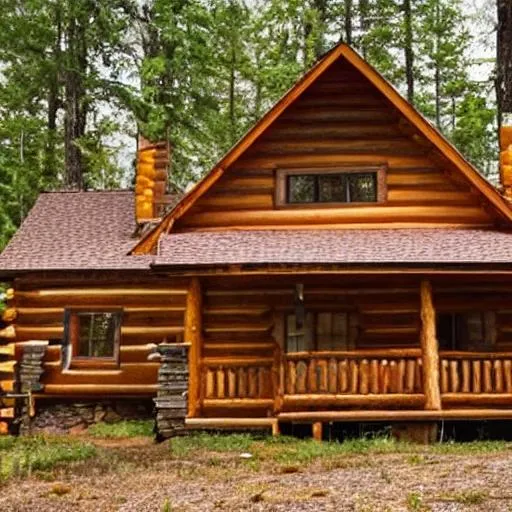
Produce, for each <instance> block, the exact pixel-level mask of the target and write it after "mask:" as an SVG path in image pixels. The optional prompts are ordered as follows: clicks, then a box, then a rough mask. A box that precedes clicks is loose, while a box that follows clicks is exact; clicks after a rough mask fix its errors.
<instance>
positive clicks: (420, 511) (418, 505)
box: [406, 492, 430, 512]
mask: <svg viewBox="0 0 512 512" xmlns="http://www.w3.org/2000/svg"><path fill="white" fill-rule="evenodd" d="M406 503H407V509H408V510H410V511H411V512H424V511H425V512H426V511H427V510H430V507H427V506H426V505H425V504H424V503H423V496H422V495H421V494H420V493H419V492H410V493H409V494H408V495H407V498H406Z"/></svg>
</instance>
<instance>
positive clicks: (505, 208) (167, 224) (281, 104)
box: [132, 43, 512, 254]
mask: <svg viewBox="0 0 512 512" xmlns="http://www.w3.org/2000/svg"><path fill="white" fill-rule="evenodd" d="M340 58H343V59H344V60H345V61H346V62H348V63H349V64H350V65H352V66H354V68H355V69H356V70H357V71H358V72H359V73H361V74H362V75H363V76H364V77H365V78H366V79H367V80H368V81H369V82H370V83H371V84H372V85H373V87H375V89H376V90H378V91H379V92H380V93H381V94H382V95H383V96H384V97H385V98H386V99H387V100H388V101H389V102H390V103H391V105H392V106H393V107H394V108H395V109H396V110H397V111H398V112H399V113H400V114H401V115H402V116H403V118H404V119H406V120H407V121H408V123H409V125H410V126H411V127H412V128H413V129H414V130H415V131H417V132H418V134H420V135H421V136H422V137H423V138H424V139H426V140H427V141H428V142H429V143H431V144H432V147H433V148H434V149H436V150H437V151H438V152H439V154H440V155H442V157H443V158H444V159H445V160H446V161H447V162H448V163H449V164H450V165H451V166H452V167H453V168H454V170H457V171H458V172H459V173H460V175H461V176H463V177H464V178H465V180H466V181H467V182H468V183H469V184H471V185H472V187H474V189H475V190H476V191H478V192H479V193H480V194H481V195H482V199H483V200H484V201H485V202H486V203H488V204H489V205H490V206H491V208H492V209H493V210H494V212H495V213H496V214H497V216H498V217H499V218H500V219H502V220H504V221H505V222H506V223H507V224H508V223H510V222H512V210H511V208H510V207H509V205H508V203H507V202H506V200H505V199H504V198H503V197H502V196H501V195H500V194H499V193H498V191H497V190H496V189H495V188H494V187H493V186H492V185H491V184H490V183H489V182H488V181H487V180H486V179H485V178H484V177H483V176H481V175H480V173H479V172H478V171H477V170H476V169H475V168H474V167H473V166H472V165H471V164H470V163H469V162H468V161H467V160H466V159H465V158H464V157H463V156H462V155H461V154H460V153H459V151H458V150H457V149H456V148H455V147H454V146H453V145H452V144H451V143H450V142H449V141H448V140H447V139H446V138H445V137H444V136H443V135H442V134H441V133H440V132H439V131H438V130H437V129H436V128H435V127H434V126H432V125H431V123H430V122H429V121H428V120H427V119H425V118H424V117H423V116H422V115H421V114H420V113H419V112H418V111H417V110H416V109H415V108H414V107H413V106H412V105H411V104H409V103H408V102H407V101H406V100H405V99H404V98H402V96H401V95H400V94H399V93H398V91H397V90H396V89H395V88H394V87H393V86H392V85H391V84H390V83H389V82H387V80H385V79H384V78H383V77H382V76H381V75H380V74H379V73H378V72H377V71H376V70H375V69H374V68H373V67H372V66H370V65H369V64H368V63H367V62H365V61H364V60H363V59H362V58H361V57H360V56H359V55H358V54H357V53H356V52H355V51H354V50H352V49H351V48H350V47H349V46H347V45H346V44H343V43H341V44H339V45H337V46H335V47H334V48H333V49H332V50H330V51H329V52H328V53H327V54H326V55H325V56H324V57H323V58H321V59H320V60H319V61H318V62H317V64H316V65H315V66H314V67H313V68H312V69H311V70H310V71H309V72H308V73H306V74H305V75H304V76H303V77H302V78H301V79H300V80H299V81H298V82H297V83H296V84H295V85H294V86H293V87H292V88H291V89H290V90H289V91H288V92H287V93H286V94H285V95H284V96H283V97H282V98H281V99H280V100H279V101H278V102H277V103H276V104H275V105H274V107H272V109H271V110H270V111H269V112H267V114H265V116H264V117H263V118H262V119H261V120H260V121H259V122H258V123H257V124H256V125H255V126H254V127H253V128H252V129H251V130H249V132H248V133H247V134H246V135H245V136H244V137H243V138H242V139H241V140H240V141H239V142H238V143H237V144H236V145H235V146H234V147H233V148H232V149H231V150H230V151H229V152H228V153H227V154H226V155H225V156H224V157H223V158H222V159H221V160H220V161H219V162H218V163H217V164H216V165H215V167H214V168H213V169H212V170H211V171H210V172H209V173H208V174H207V175H206V176H205V177H204V178H203V179H202V180H200V181H199V182H198V183H197V184H196V186H195V187H194V188H193V189H192V190H191V191H190V192H189V193H188V194H187V195H185V196H184V197H183V198H182V200H181V201H180V202H179V203H178V204H177V205H176V206H175V208H174V209H173V210H172V211H171V212H169V213H168V214H167V215H166V216H165V217H164V218H163V219H162V221H161V222H160V223H159V225H158V226H156V227H155V228H154V229H153V230H152V231H150V232H149V233H148V234H147V235H146V236H145V237H144V238H143V239H141V240H140V241H139V243H138V244H137V245H136V246H135V247H134V249H133V250H132V253H133V254H144V253H148V252H151V251H152V250H153V249H154V248H155V246H156V243H157V242H158V239H159V237H160V235H161V234H162V233H164V232H169V231H170V230H171V229H172V227H173V224H174V222H175V221H176V220H178V219H179V218H180V217H182V216H183V215H185V213H186V212H187V211H188V210H189V209H190V208H191V207H192V206H193V205H194V204H195V203H196V201H197V200H198V199H199V198H200V197H202V196H203V195H204V194H205V193H206V192H207V191H208V190H209V189H210V188H211V187H212V186H213V185H214V184H215V183H216V182H217V181H218V180H219V178H220V177H221V176H222V175H223V174H224V172H225V170H226V169H228V168H229V167H230V166H231V165H232V164H234V163H235V162H236V161H237V160H238V159H239V158H240V157H241V156H242V155H243V154H244V153H245V152H246V151H247V150H248V149H249V148H251V147H252V146H253V145H254V143H255V142H256V141H257V140H258V139H259V138H260V136H261V135H262V134H263V133H264V132H265V131H266V130H267V129H268V128H269V127H270V126H271V125H272V124H273V123H274V122H275V121H276V120H277V119H278V118H279V116H280V115H281V114H283V112H284V111H285V110H286V109H288V107H290V105H292V104H293V103H294V102H295V101H296V100H297V99H298V98H299V97H300V96H301V95H302V93H304V92H305V91H306V90H307V89H308V88H309V87H310V86H311V85H312V84H313V83H314V82H315V81H316V80H317V79H318V78H319V77H320V76H321V75H322V74H323V73H324V72H325V71H326V70H327V69H329V68H330V67H331V65H332V64H334V63H335V62H336V61H337V60H338V59H340Z"/></svg>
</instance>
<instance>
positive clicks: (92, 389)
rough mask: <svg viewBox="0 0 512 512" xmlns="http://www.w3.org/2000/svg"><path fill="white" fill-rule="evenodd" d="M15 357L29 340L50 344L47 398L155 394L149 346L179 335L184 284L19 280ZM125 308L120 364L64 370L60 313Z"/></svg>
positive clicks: (155, 366)
mask: <svg viewBox="0 0 512 512" xmlns="http://www.w3.org/2000/svg"><path fill="white" fill-rule="evenodd" d="M15 288H16V291H15V306H14V307H15V308H16V313H17V317H16V323H15V329H16V353H17V357H18V358H19V357H20V355H21V352H22V350H23V345H24V344H25V343H27V342H29V341H30V340H48V341H50V346H49V347H48V350H47V352H46V355H45V360H44V374H43V377H42V383H43V384H44V386H45V392H44V395H45V396H98V395H105V394H107V395H109V396H112V395H114V396H141V395H147V396H150V395H154V394H155V393H156V384H157V373H158V367H159V364H158V363H155V362H148V360H147V357H148V354H149V352H150V349H151V346H150V344H153V343H160V342H162V341H163V340H164V338H167V340H168V341H174V340H175V339H176V336H182V333H183V326H184V313H185V305H186V297H187V281H185V280H162V279H158V280H156V279H152V278H151V277H148V278H147V279H145V280H139V281H138V282H137V281H134V280H133V279H129V278H127V279H125V280H124V281H115V282H114V281H109V280H108V277H104V278H103V279H100V280H97V281H91V280H87V281H80V280H78V281H77V280H73V279H72V278H70V279H69V280H68V282H67V283H66V285H65V287H64V286H63V285H56V284H53V285H52V282H51V281H34V280H30V279H25V280H18V281H17V282H16V285H15ZM84 306H86V307H90V308H92V309H94V308H99V309H101V308H102V307H121V308H123V320H122V327H121V340H120V365H119V368H113V369H101V368H98V369H92V368H84V369H81V368H80V369H70V370H67V371H63V370H62V364H61V351H62V338H63V334H64V310H65V308H73V307H84Z"/></svg>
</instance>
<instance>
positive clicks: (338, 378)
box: [185, 279, 512, 430]
mask: <svg viewBox="0 0 512 512" xmlns="http://www.w3.org/2000/svg"><path fill="white" fill-rule="evenodd" d="M457 286H458V285H457ZM457 286H456V285H455V283H450V284H449V285H448V288H446V287H445V290H444V292H445V294H448V293H449V296H448V295H445V296H443V297H440V298H439V300H437V302H438V303H439V304H440V306H441V307H440V309H441V311H445V310H446V303H447V302H450V303H452V302H453V301H454V299H453V297H454V293H458V291H457ZM504 286H505V285H504V284H503V283H501V284H495V285H494V284H493V285H490V284H489V283H487V285H486V286H483V285H482V283H479V284H478V285H477V284H475V289H477V288H478V287H480V289H481V294H480V295H479V294H476V295H475V296H474V297H467V296H463V295H460V296H459V299H458V302H464V301H465V302H466V303H467V304H466V305H465V306H464V308H465V309H466V310H467V309H468V308H469V309H470V310H474V308H475V307H476V304H477V303H480V309H482V310H485V311H487V310H491V309H492V310H494V309H496V308H498V303H499V304H501V306H500V307H501V308H502V309H503V310H506V308H507V305H506V299H507V297H508V296H506V295H504V293H509V292H510V291H511V290H512V289H509V287H507V289H506V290H508V291H506V290H505V288H504ZM494 287H496V288H494ZM196 288H197V292H198V293H200V292H201V287H200V286H199V281H198V280H197V286H196ZM415 290H416V292H415V293H416V294H417V298H418V308H417V317H418V323H419V329H418V334H417V339H416V343H414V340H411V342H409V343H407V344H404V346H403V348H398V347H396V346H393V344H392V342H390V341H389V337H388V338H384V339H383V341H382V343H381V345H382V346H374V347H371V348H367V347H360V346H357V344H356V346H355V347H353V348H350V349H348V350H346V349H344V350H308V351H289V350H287V346H286V341H283V338H282V336H281V339H280V337H279V334H278V333H279V328H276V326H275V325H273V327H272V329H269V330H268V332H269V337H268V339H267V338H265V342H264V343H263V342H261V343H260V345H258V346H257V347H256V349H257V350H253V349H254V347H255V345H254V344H251V343H248V342H247V341H236V339H230V340H229V343H224V344H221V343H219V342H217V340H215V341H216V343H215V346H219V345H220V346H222V347H223V348H225V349H226V350H224V351H223V354H222V356H221V355H216V353H215V352H212V350H211V347H212V345H213V343H211V342H208V340H207V335H206V334H204V333H205V331H206V330H205V329H204V326H203V328H202V329H200V330H199V331H198V330H197V329H196V330H195V331H194V333H195V336H196V341H195V343H196V349H194V344H192V347H191V353H190V357H191V360H190V363H189V368H190V369H191V372H192V374H191V381H190V387H189V403H190V406H189V415H188V419H187V423H188V424H189V425H190V426H199V425H205V426H215V427H216V428H217V427H221V426H226V427H229V428H232V427H236V426H244V427H247V426H250V425H252V424H254V426H262V425H267V426H268V425H274V428H275V429H276V430H277V422H323V421H325V422H328V421H329V422H330V421H339V422H346V421H361V422H364V421H389V422H400V421H436V420H441V419H451V420H452V419H453V420H457V419H460V420H465V419H512V349H511V350H510V351H509V350H504V348H505V349H508V346H507V344H508V339H507V338H506V337H507V333H508V330H509V327H508V326H506V325H503V321H501V323H500V325H499V326H497V325H496V322H495V321H493V322H491V323H492V325H491V326H490V327H489V326H487V328H491V329H492V330H494V331H498V330H500V332H502V333H504V334H500V336H502V338H500V339H498V340H497V341H498V342H496V339H495V340H494V343H493V344H490V343H489V340H488V339H485V340H483V339H482V342H481V344H480V346H477V347H476V349H475V348H473V346H472V347H468V348H467V349H465V350H460V349H459V350H457V347H455V346H454V347H451V348H450V349H449V350H447V349H446V347H445V346H441V347H440V346H439V345H440V343H439V341H438V335H437V334H436V330H437V328H438V326H439V314H436V307H435V303H436V300H434V293H435V290H436V284H435V283H432V282H431V281H430V280H427V279H422V280H419V281H418V285H417V287H416V288H415ZM433 290H434V291H433ZM446 290H448V291H446ZM461 290H462V288H461ZM390 293H392V291H391V292H390ZM205 295H207V294H205ZM268 297H269V293H268V291H267V299H268ZM484 297H485V300H484V301H483V302H482V299H483V298H484ZM511 298H512V295H511ZM206 300H208V299H206ZM323 300H325V298H324V299H323ZM199 303H201V301H199ZM207 305H208V304H207ZM258 306H259V307H260V306H261V305H259V304H258ZM345 306H346V305H344V307H345ZM217 307H219V306H217ZM390 307H393V306H392V304H390ZM457 307H459V306H457ZM464 308H463V309H464ZM410 309H411V311H413V310H414V305H412V307H411V308H410ZM281 310H286V307H284V308H283V307H281ZM403 310H404V308H402V309H401V311H403ZM204 311H206V312H207V311H208V307H206V308H204ZM500 314H501V313H500ZM484 316H485V315H483V317H484ZM392 317H393V315H391V318H392ZM398 317H399V308H398V307H397V315H396V320H397V322H398ZM274 318H275V315H274ZM500 318H502V317H500ZM482 322H484V323H486V322H487V320H486V319H485V318H484V319H483V320H482ZM397 328H398V329H403V326H401V325H398V326H397ZM188 331H189V332H192V331H191V330H190V327H189V329H188ZM482 332H483V331H482ZM186 333H187V326H186ZM495 335H496V334H495V333H494V334H493V336H495ZM485 336H486V337H487V336H488V334H486V335H485ZM185 337H186V339H187V334H185ZM259 337H260V338H261V337H262V336H261V333H260V335H259ZM237 344H238V345H237ZM442 344H443V345H446V341H445V340H444V341H443V343H442ZM477 345H478V344H477ZM235 346H236V348H237V349H238V350H242V351H244V352H243V355H238V353H235V352H233V353H232V354H229V347H235ZM194 361H195V363H194ZM196 372H197V374H196V375H194V374H195V373H196Z"/></svg>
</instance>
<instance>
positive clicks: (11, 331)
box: [0, 325, 16, 340]
mask: <svg viewBox="0 0 512 512" xmlns="http://www.w3.org/2000/svg"><path fill="white" fill-rule="evenodd" d="M0 338H3V339H6V340H12V339H14V338H16V329H15V327H14V325H8V326H7V327H4V328H3V329H0Z"/></svg>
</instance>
